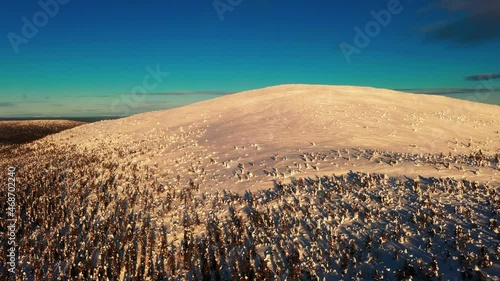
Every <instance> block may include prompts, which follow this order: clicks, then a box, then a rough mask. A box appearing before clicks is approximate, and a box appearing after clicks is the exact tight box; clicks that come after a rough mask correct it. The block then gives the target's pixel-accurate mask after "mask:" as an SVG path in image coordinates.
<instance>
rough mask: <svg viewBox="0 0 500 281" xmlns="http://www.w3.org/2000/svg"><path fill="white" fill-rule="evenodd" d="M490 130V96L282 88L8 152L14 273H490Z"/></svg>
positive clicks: (495, 186)
mask: <svg viewBox="0 0 500 281" xmlns="http://www.w3.org/2000/svg"><path fill="white" fill-rule="evenodd" d="M498 128H500V111H499V109H498V107H494V106H490V105H480V104H474V103H470V102H464V101H458V100H453V99H448V98H442V97H431V96H419V95H409V94H404V93H398V92H393V91H387V90H378V89H369V88H356V87H327V86H305V85H288V86H281V87H272V88H266V89H263V90H256V91H250V92H245V93H240V94H235V95H228V96H224V97H222V98H219V99H214V100H211V101H206V102H201V103H197V104H193V105H190V106H186V107H183V108H177V109H172V110H167V111H158V112H152V113H146V114H140V115H136V116H132V117H129V118H124V119H119V120H113V121H104V122H96V123H92V124H87V125H83V126H79V127H77V128H73V129H70V130H66V131H64V132H62V133H58V134H55V135H50V136H47V137H45V138H43V139H40V140H38V141H35V142H31V143H29V144H24V145H15V146H12V147H10V148H9V149H8V150H2V151H0V168H1V169H2V170H3V171H5V170H6V169H7V168H6V167H9V166H13V167H16V168H17V171H16V177H17V178H16V179H17V186H18V187H17V190H16V198H17V199H16V200H17V201H16V204H17V206H18V208H19V209H18V211H17V213H16V214H17V221H18V232H17V235H16V237H17V238H18V241H17V244H18V248H17V249H18V257H19V263H18V267H17V271H18V272H17V273H18V274H17V276H18V277H19V279H20V280H106V279H109V280H245V279H247V280H325V279H326V280H461V279H464V280H499V278H500V234H499V231H500V229H499V226H498V220H499V219H500V214H499V211H500V197H499V192H500V132H499V131H498ZM6 196H7V195H6V194H5V193H0V199H1V200H4V201H3V202H6V200H7V198H6ZM0 226H1V229H0V233H2V235H5V234H4V233H6V227H7V226H6V222H5V221H4V220H2V221H1V224H0ZM0 250H1V251H2V252H1V253H0V254H2V255H4V256H5V255H6V251H7V249H6V245H2V247H0ZM0 265H1V268H0V272H1V274H2V275H1V276H0V280H3V279H5V278H4V277H6V276H7V272H6V267H5V264H3V263H1V264H0Z"/></svg>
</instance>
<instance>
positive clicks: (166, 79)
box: [0, 0, 500, 117]
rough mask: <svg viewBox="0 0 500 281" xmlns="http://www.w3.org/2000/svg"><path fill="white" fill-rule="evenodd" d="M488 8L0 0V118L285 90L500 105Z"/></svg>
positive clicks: (498, 13) (108, 111) (469, 4)
mask: <svg viewBox="0 0 500 281" xmlns="http://www.w3.org/2000/svg"><path fill="white" fill-rule="evenodd" d="M58 1H59V2H58ZM497 2H498V1H493V0H479V1H467V0H436V1H431V0H428V1H415V0H414V1H411V0H401V1H397V0H387V1H386V0H384V1H361V0H339V1H331V0H329V1H327V0H317V1H305V0H296V1H294V0H288V1H284V0H216V1H213V0H183V1H179V0H175V1H173V0H172V1H171V0H158V1H154V0H123V1H113V0H99V1H96V0H86V1H83V0H41V1H40V2H37V1H27V0H5V1H2V2H1V4H0V5H1V6H2V7H1V9H0V10H1V11H2V12H1V17H0V21H1V22H0V23H1V24H0V34H2V37H1V38H2V39H1V40H0V60H1V62H2V63H1V64H0V85H1V86H0V117H27V116H29V117H33V116H47V117H49V116H101V115H102V116H105V115H129V114H133V113H137V112H143V111H150V110H158V109H163V108H170V107H175V106H179V105H184V104H188V103H192V102H195V101H199V100H203V99H207V98H213V97H216V96H220V95H224V94H227V93H231V92H238V91H242V90H248V89H255V88H260V87H266V86H272V85H278V84H288V83H307V84H330V85H360V86H373V87H382V88H392V89H407V90H411V91H413V92H422V93H426V92H432V93H437V94H446V95H449V96H454V97H459V98H469V99H474V96H476V97H477V96H478V95H476V93H477V91H476V90H475V89H476V88H477V89H480V93H481V95H479V96H481V99H480V101H482V102H488V103H496V104H500V97H499V92H498V91H497V90H494V89H497V88H499V87H500V83H499V81H500V79H499V77H500V76H497V74H498V73H500V69H499V66H500V56H498V50H500V40H499V39H500V32H499V31H500V20H499V18H500V5H499V4H498V3H497ZM44 6H45V7H48V9H44ZM391 7H392V8H391ZM396 11H397V12H396ZM374 13H376V14H379V15H388V14H389V15H390V20H387V19H388V18H384V17H383V16H381V18H382V19H386V20H387V21H386V22H385V23H384V22H382V23H383V25H385V26H382V24H381V22H380V21H379V22H377V20H376V19H375V18H374V16H373V14H374ZM374 23H375V25H378V27H379V28H378V29H373V31H372V35H373V36H369V35H366V36H368V40H369V41H370V43H369V44H368V45H367V46H364V45H363V46H361V45H359V44H356V42H357V41H356V40H355V39H356V38H355V37H356V36H357V33H356V31H355V28H356V27H358V28H359V30H361V31H362V32H363V33H364V34H365V33H369V31H368V32H367V31H366V27H367V25H368V26H370V24H371V27H372V28H376V27H374V25H373V24H374ZM28 25H32V26H31V27H33V26H34V27H35V28H36V29H37V30H36V31H35V32H33V30H30V28H29V27H26V26H28ZM23 29H24V30H23ZM26 30H28V33H26ZM358 35H359V34H358ZM358 39H359V38H358ZM358 41H359V40H358ZM341 46H344V48H341ZM345 46H350V47H352V48H356V50H357V51H356V52H355V53H352V54H351V55H349V59H346V55H345V52H346V49H345ZM349 50H353V49H349ZM148 69H149V71H148ZM151 69H154V70H156V72H159V73H156V78H155V77H153V76H155V75H153V74H151ZM153 72H154V71H153ZM166 73H168V75H167V74H166ZM480 74H491V75H487V76H485V75H482V76H478V75H480ZM158 78H159V79H158ZM144 81H146V84H144V83H145V82H144ZM485 89H487V91H486V90H485ZM485 91H486V92H487V95H485ZM136 93H141V95H140V97H138V95H136ZM471 97H472V98H471Z"/></svg>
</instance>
